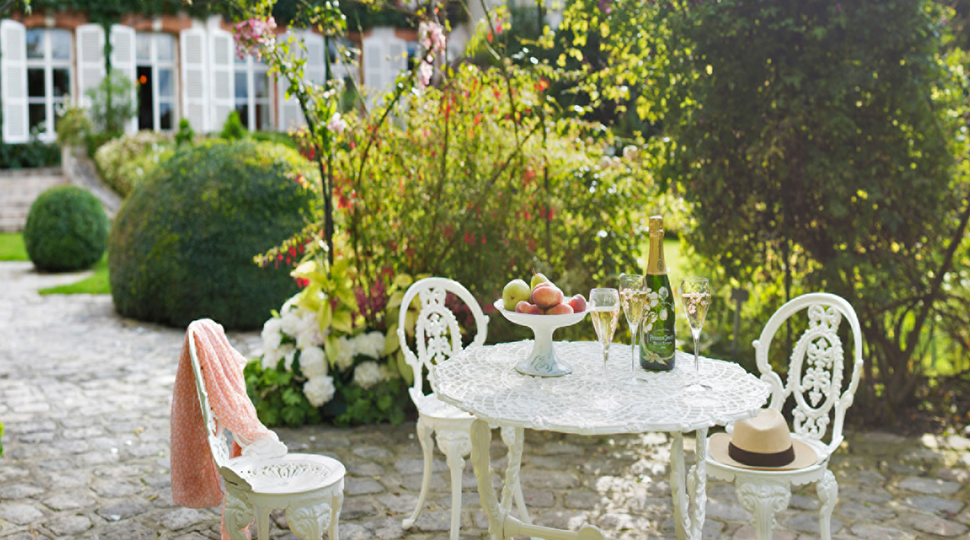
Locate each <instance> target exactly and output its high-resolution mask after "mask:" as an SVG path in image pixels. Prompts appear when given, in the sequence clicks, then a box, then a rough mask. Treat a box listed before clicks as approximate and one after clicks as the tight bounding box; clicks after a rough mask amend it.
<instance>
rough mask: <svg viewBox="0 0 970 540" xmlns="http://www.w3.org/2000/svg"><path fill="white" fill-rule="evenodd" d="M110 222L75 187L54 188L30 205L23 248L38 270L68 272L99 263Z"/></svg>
mask: <svg viewBox="0 0 970 540" xmlns="http://www.w3.org/2000/svg"><path fill="white" fill-rule="evenodd" d="M109 227H110V222H109V221H108V216H107V215H106V214H105V213H104V208H103V207H102V206H101V201H100V200H98V198H97V197H95V196H94V195H93V194H92V193H91V192H90V191H88V190H86V189H82V188H79V187H77V186H55V187H52V188H50V189H48V190H47V191H45V192H43V193H41V194H40V197H37V199H35V200H34V203H33V204H32V205H31V206H30V212H29V213H28V214H27V224H26V225H25V226H24V247H26V249H27V256H28V257H30V260H31V261H33V263H34V266H36V267H37V269H38V270H42V271H45V272H70V271H74V270H83V269H85V268H88V267H90V266H91V265H92V264H94V263H96V262H98V259H100V258H101V255H103V254H104V249H105V246H106V245H107V243H108V228H109Z"/></svg>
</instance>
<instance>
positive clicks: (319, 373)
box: [300, 347, 327, 379]
mask: <svg viewBox="0 0 970 540" xmlns="http://www.w3.org/2000/svg"><path fill="white" fill-rule="evenodd" d="M300 370H301V371H303V376H304V377H306V378H307V379H315V378H317V377H323V376H325V375H326V374H327V363H326V362H325V361H324V356H323V349H321V348H320V347H308V348H306V349H303V350H302V351H300Z"/></svg>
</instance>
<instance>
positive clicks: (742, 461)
mask: <svg viewBox="0 0 970 540" xmlns="http://www.w3.org/2000/svg"><path fill="white" fill-rule="evenodd" d="M709 450H710V454H711V458H713V459H714V460H716V461H719V462H721V463H723V464H725V465H731V466H733V467H741V468H743V469H758V470H765V471H790V470H795V469H803V468H805V467H808V466H810V465H814V464H815V462H816V461H818V453H817V452H815V450H814V449H813V448H812V447H811V446H809V445H807V444H805V443H803V442H801V441H793V440H792V438H791V433H790V432H789V431H788V423H787V422H785V418H784V417H782V415H781V413H780V412H778V411H776V410H775V409H762V410H761V412H759V413H758V416H755V417H754V418H749V419H747V420H739V421H737V422H735V424H734V433H732V434H731V435H728V434H727V433H717V434H715V435H712V436H711V439H710V444H709Z"/></svg>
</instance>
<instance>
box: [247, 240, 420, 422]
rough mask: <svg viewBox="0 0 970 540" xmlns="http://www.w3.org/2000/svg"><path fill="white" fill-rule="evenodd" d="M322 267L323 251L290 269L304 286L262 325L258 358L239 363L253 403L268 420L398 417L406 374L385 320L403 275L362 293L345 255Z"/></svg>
mask: <svg viewBox="0 0 970 540" xmlns="http://www.w3.org/2000/svg"><path fill="white" fill-rule="evenodd" d="M327 270H328V267H327V265H326V262H325V261H324V259H323V257H312V258H310V259H309V260H307V261H305V262H304V263H303V264H301V265H300V266H299V267H298V268H297V269H296V270H295V271H294V272H293V275H294V277H296V278H297V279H299V280H301V282H302V283H303V284H305V285H306V287H305V288H304V290H303V291H302V292H300V293H299V294H297V295H295V296H293V297H292V298H290V299H289V300H288V301H287V302H286V303H285V304H284V305H283V307H282V309H281V310H280V311H279V313H276V314H274V316H273V318H271V319H269V320H268V321H266V324H265V325H264V326H263V331H262V339H263V356H262V359H261V360H259V361H256V362H251V363H250V364H249V365H248V366H247V368H246V379H247V386H248V389H249V392H250V395H251V396H252V397H253V399H254V401H255V403H256V411H257V413H258V414H259V417H260V419H261V420H262V421H263V422H264V423H266V424H268V425H276V424H280V423H285V424H288V425H291V426H298V425H301V424H304V423H315V422H319V421H320V420H321V419H323V418H324V417H328V418H330V419H332V420H333V421H334V423H336V424H338V425H350V424H360V423H376V422H381V421H390V422H392V423H400V422H402V421H404V419H405V417H406V411H407V408H408V407H409V406H410V401H409V399H408V397H407V391H406V390H407V386H408V385H409V384H410V382H411V381H413V379H411V374H410V368H408V367H407V365H406V364H405V363H404V359H403V355H402V354H401V350H400V347H399V346H398V341H397V334H396V330H397V326H396V325H394V324H388V321H392V320H395V319H396V312H397V307H398V306H399V304H400V300H401V297H403V292H402V291H401V290H400V289H401V288H403V287H404V286H406V285H407V284H410V278H407V277H406V276H402V277H399V279H398V280H397V281H396V283H394V284H392V285H391V287H390V289H388V288H387V287H385V286H384V285H383V282H379V285H377V286H374V287H371V291H370V294H367V293H365V292H364V291H363V289H362V288H360V287H353V285H352V282H351V280H350V279H349V275H350V271H351V269H350V268H349V266H348V264H347V260H346V259H338V260H337V261H336V262H335V263H334V265H333V267H332V268H330V272H329V273H328V271H327ZM388 292H390V296H389V295H388ZM395 302H396V303H395Z"/></svg>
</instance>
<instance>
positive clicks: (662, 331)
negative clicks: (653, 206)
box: [640, 216, 677, 371]
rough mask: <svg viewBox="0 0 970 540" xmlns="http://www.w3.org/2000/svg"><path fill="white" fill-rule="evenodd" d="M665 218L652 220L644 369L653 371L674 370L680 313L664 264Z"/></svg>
mask: <svg viewBox="0 0 970 540" xmlns="http://www.w3.org/2000/svg"><path fill="white" fill-rule="evenodd" d="M663 241H664V218H663V216H651V217H650V254H649V257H648V259H647V271H646V276H645V277H644V286H645V287H646V289H647V301H646V304H645V305H644V308H643V319H642V322H641V323H640V367H642V368H643V369H648V370H651V371H670V370H672V369H674V355H675V353H676V346H677V341H676V339H675V338H674V321H675V319H676V317H677V310H676V308H675V306H674V294H673V290H672V289H671V288H670V279H669V278H668V277H667V265H666V264H665V262H664V246H663Z"/></svg>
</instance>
